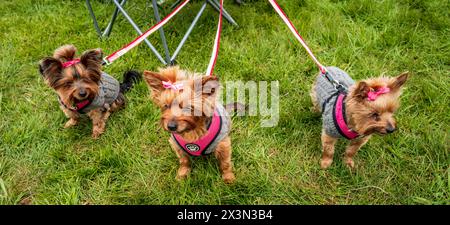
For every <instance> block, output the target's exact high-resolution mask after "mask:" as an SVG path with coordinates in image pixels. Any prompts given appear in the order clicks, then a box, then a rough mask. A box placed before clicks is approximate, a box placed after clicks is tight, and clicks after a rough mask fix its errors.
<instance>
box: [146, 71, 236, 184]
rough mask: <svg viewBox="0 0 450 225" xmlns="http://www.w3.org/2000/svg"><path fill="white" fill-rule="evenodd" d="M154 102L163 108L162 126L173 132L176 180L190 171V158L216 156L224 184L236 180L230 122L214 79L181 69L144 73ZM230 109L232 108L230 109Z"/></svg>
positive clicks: (172, 141) (170, 140) (215, 78)
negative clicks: (176, 158) (212, 154)
mask: <svg viewBox="0 0 450 225" xmlns="http://www.w3.org/2000/svg"><path fill="white" fill-rule="evenodd" d="M144 79H145V80H146V82H147V84H148V86H149V89H150V91H151V99H152V101H153V102H154V103H155V104H156V105H158V106H159V107H160V108H161V112H162V116H161V126H162V127H163V128H164V129H165V130H166V131H168V132H171V133H172V134H171V137H170V139H169V142H170V144H171V146H172V149H173V150H174V151H175V153H176V155H177V156H178V158H179V163H180V167H179V169H178V172H177V176H176V178H177V179H179V180H180V179H184V178H186V177H187V176H188V175H189V173H190V171H191V166H190V156H204V155H208V154H211V153H214V155H215V157H216V158H217V159H218V160H219V167H220V170H221V172H222V179H223V180H224V182H225V183H232V182H233V181H234V180H235V176H234V174H233V169H232V163H231V140H230V137H229V136H228V134H229V132H230V129H231V119H230V116H229V114H228V112H227V111H226V110H225V108H224V107H223V106H222V105H221V104H219V103H217V100H216V96H217V92H218V91H219V90H218V89H219V86H220V85H219V81H218V79H217V77H215V76H201V75H199V74H189V73H188V72H187V71H183V70H180V69H179V68H178V67H169V68H166V69H160V71H159V72H150V71H144ZM227 109H229V107H228V106H227Z"/></svg>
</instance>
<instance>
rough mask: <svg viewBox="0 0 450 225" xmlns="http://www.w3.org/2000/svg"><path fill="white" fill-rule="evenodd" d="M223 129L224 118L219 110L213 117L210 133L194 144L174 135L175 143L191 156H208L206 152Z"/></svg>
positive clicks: (209, 128) (215, 111)
mask: <svg viewBox="0 0 450 225" xmlns="http://www.w3.org/2000/svg"><path fill="white" fill-rule="evenodd" d="M221 129H222V117H221V116H220V115H219V113H218V112H217V110H214V115H213V117H212V120H211V123H210V124H209V127H208V131H207V133H206V134H205V135H203V136H202V137H201V138H199V139H198V140H196V141H194V142H188V141H186V140H184V138H183V137H181V136H180V135H179V134H176V133H172V137H173V139H174V140H175V142H176V143H177V144H178V146H180V148H181V149H183V150H184V151H185V152H186V153H188V154H189V155H191V156H201V155H206V154H205V153H204V152H205V150H206V149H207V148H208V147H209V146H210V145H211V143H213V142H214V141H215V140H216V138H217V136H218V135H219V133H220V130H221Z"/></svg>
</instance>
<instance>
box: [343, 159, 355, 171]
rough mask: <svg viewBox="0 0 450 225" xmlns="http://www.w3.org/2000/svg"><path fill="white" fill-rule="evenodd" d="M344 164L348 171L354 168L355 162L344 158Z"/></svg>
mask: <svg viewBox="0 0 450 225" xmlns="http://www.w3.org/2000/svg"><path fill="white" fill-rule="evenodd" d="M344 162H345V165H347V166H348V168H350V169H354V168H355V162H354V161H353V159H352V158H344Z"/></svg>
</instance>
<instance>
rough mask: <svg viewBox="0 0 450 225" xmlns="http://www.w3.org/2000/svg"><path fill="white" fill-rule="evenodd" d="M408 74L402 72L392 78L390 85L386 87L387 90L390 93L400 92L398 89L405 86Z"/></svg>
mask: <svg viewBox="0 0 450 225" xmlns="http://www.w3.org/2000/svg"><path fill="white" fill-rule="evenodd" d="M408 74H409V72H403V73H402V74H400V75H398V76H397V77H394V78H392V79H391V82H390V84H389V85H388V86H389V88H390V89H391V90H392V91H397V90H400V88H401V87H402V86H403V85H404V84H405V82H406V80H408Z"/></svg>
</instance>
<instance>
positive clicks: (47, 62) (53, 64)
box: [39, 57, 62, 78]
mask: <svg viewBox="0 0 450 225" xmlns="http://www.w3.org/2000/svg"><path fill="white" fill-rule="evenodd" d="M61 71H62V64H61V61H59V60H57V59H55V58H52V57H46V58H44V59H42V60H41V61H40V62H39V72H40V73H41V74H42V76H44V77H46V78H49V77H52V76H56V75H59V74H61Z"/></svg>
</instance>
